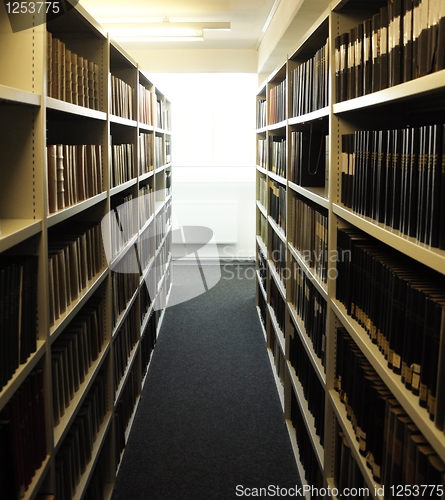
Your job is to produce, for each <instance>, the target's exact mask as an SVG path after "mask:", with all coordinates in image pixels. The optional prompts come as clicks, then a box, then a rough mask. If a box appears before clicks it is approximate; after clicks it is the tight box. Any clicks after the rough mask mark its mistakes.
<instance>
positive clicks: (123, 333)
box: [113, 302, 139, 395]
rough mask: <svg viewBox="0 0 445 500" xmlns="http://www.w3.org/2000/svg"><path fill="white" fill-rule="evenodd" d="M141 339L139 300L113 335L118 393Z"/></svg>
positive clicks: (115, 385)
mask: <svg viewBox="0 0 445 500" xmlns="http://www.w3.org/2000/svg"><path fill="white" fill-rule="evenodd" d="M138 340H139V316H138V309H137V302H134V303H133V304H132V306H131V308H130V310H129V312H128V314H127V316H126V317H125V319H124V321H123V323H122V325H121V326H120V327H119V330H118V331H117V332H116V333H115V334H114V336H113V363H114V372H113V377H114V379H113V387H114V394H115V395H116V394H117V391H118V389H119V386H120V384H121V380H122V377H123V375H124V373H125V371H126V368H127V365H128V362H129V361H130V357H131V353H132V350H133V348H134V346H135V345H136V343H137V342H138Z"/></svg>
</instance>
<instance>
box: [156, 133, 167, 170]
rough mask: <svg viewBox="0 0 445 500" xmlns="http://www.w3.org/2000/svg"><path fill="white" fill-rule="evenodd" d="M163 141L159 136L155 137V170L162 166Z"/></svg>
mask: <svg viewBox="0 0 445 500" xmlns="http://www.w3.org/2000/svg"><path fill="white" fill-rule="evenodd" d="M164 163H165V162H164V141H163V137H162V136H161V135H155V168H159V167H162V166H163V165H164Z"/></svg>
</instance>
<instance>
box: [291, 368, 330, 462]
mask: <svg viewBox="0 0 445 500" xmlns="http://www.w3.org/2000/svg"><path fill="white" fill-rule="evenodd" d="M286 365H287V368H286V369H287V370H288V372H289V376H290V379H291V382H292V388H293V390H294V392H295V396H296V398H297V401H298V406H299V407H300V412H301V415H302V417H303V421H304V423H305V426H306V430H307V433H308V435H309V438H310V440H311V443H312V448H313V449H314V451H315V456H316V457H317V461H318V465H319V466H320V468H321V470H323V469H324V448H323V446H321V444H320V439H319V437H318V436H317V435H316V434H315V424H314V417H313V416H312V415H311V413H310V411H309V408H308V404H307V401H306V399H305V398H304V396H303V387H302V386H301V383H300V381H299V380H298V378H297V377H296V375H295V370H294V368H293V367H292V365H291V364H290V363H289V361H288V362H287V363H286Z"/></svg>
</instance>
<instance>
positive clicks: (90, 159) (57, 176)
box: [46, 144, 103, 213]
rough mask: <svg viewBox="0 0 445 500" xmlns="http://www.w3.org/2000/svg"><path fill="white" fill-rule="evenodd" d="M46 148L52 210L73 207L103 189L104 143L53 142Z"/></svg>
mask: <svg viewBox="0 0 445 500" xmlns="http://www.w3.org/2000/svg"><path fill="white" fill-rule="evenodd" d="M46 151H47V171H48V172H47V173H48V209H49V213H54V212H57V211H59V210H63V209H64V208H67V207H71V206H73V205H75V204H76V203H79V202H81V201H84V200H86V199H88V198H91V197H93V196H95V195H97V194H99V193H101V192H102V191H103V163H102V146H101V145H100V144H81V145H63V144H51V145H48V146H47V148H46Z"/></svg>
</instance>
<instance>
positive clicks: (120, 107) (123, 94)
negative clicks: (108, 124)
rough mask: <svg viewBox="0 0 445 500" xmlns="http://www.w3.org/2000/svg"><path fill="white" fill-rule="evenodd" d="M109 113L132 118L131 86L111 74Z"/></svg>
mask: <svg viewBox="0 0 445 500" xmlns="http://www.w3.org/2000/svg"><path fill="white" fill-rule="evenodd" d="M110 106H111V110H110V112H111V114H112V115H115V116H120V117H121V118H127V119H129V120H133V118H134V114H133V87H132V86H131V85H129V84H128V83H126V82H124V81H123V80H121V79H120V78H118V77H117V76H114V75H111V101H110Z"/></svg>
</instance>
